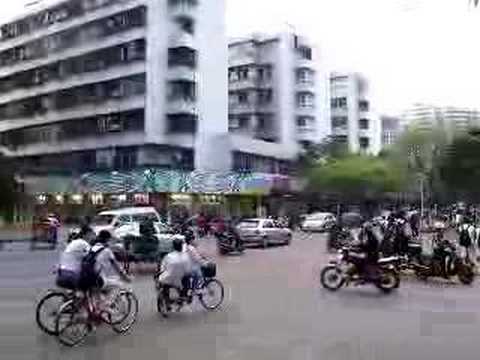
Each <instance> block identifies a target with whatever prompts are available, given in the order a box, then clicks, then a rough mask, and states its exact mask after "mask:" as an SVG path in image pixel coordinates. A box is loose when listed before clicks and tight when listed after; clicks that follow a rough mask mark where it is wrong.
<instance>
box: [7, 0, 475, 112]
mask: <svg viewBox="0 0 480 360" xmlns="http://www.w3.org/2000/svg"><path fill="white" fill-rule="evenodd" d="M203 1H205V0H203ZM206 1H208V0H206ZM226 1H227V6H228V11H227V26H228V34H229V35H230V36H241V35H245V34H249V33H252V32H258V31H266V32H276V31H279V30H282V29H283V30H288V31H292V30H291V29H292V28H294V29H296V31H297V32H299V33H302V34H304V35H307V36H308V37H310V38H311V40H312V41H313V42H314V43H315V44H316V46H318V47H319V49H320V50H321V56H322V65H323V66H324V67H326V68H327V69H329V70H337V69H338V70H353V71H359V72H362V73H364V74H365V75H366V76H367V77H368V78H369V79H370V82H371V88H372V90H373V92H374V106H375V107H376V108H377V109H378V110H380V111H384V112H393V113H394V112H398V111H401V110H402V109H403V108H405V107H406V106H408V105H409V104H411V103H412V102H419V101H423V102H433V103H438V104H444V105H464V106H472V107H478V108H480V8H479V9H476V10H474V9H472V8H471V7H469V5H468V1H469V0H226ZM23 2H24V3H26V2H31V0H28V1H27V0H25V1H23ZM20 11H22V0H15V1H9V2H6V4H2V17H9V16H11V15H13V14H16V13H18V12H20Z"/></svg>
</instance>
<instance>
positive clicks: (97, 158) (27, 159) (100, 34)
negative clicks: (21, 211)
mask: <svg viewBox="0 0 480 360" xmlns="http://www.w3.org/2000/svg"><path fill="white" fill-rule="evenodd" d="M224 13H225V1H224V0H64V1H58V2H57V3H55V4H54V5H49V6H44V5H42V3H40V4H38V5H36V6H31V7H29V8H28V10H26V12H25V13H24V14H22V15H21V16H20V17H18V18H16V19H13V20H12V21H10V22H8V23H6V24H3V25H2V26H1V27H0V138H1V145H2V146H3V148H4V152H5V153H7V155H9V156H12V157H14V158H16V159H18V160H19V165H20V169H21V171H23V172H40V173H42V172H44V173H45V172H46V173H53V172H68V173H71V174H80V173H84V172H86V171H96V170H108V169H115V170H129V169H133V168H136V167H142V166H158V167H162V168H172V169H184V170H193V169H204V170H230V168H231V166H232V159H231V156H230V154H229V152H227V153H226V155H225V152H220V153H219V152H218V151H217V147H216V146H218V144H221V143H222V142H225V138H226V137H227V135H228V123H227V117H228V113H227V112H228V98H227V59H228V55H227V39H226V37H225V22H224V21H225V20H224V17H225V16H224ZM212 160H213V161H212Z"/></svg>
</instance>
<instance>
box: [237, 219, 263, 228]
mask: <svg viewBox="0 0 480 360" xmlns="http://www.w3.org/2000/svg"><path fill="white" fill-rule="evenodd" d="M258 224H259V221H258V220H247V221H242V222H241V223H240V224H238V227H239V228H242V229H255V228H257V227H258Z"/></svg>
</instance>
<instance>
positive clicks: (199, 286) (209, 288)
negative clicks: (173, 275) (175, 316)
mask: <svg viewBox="0 0 480 360" xmlns="http://www.w3.org/2000/svg"><path fill="white" fill-rule="evenodd" d="M158 275H160V274H157V275H156V276H155V277H154V279H155V282H156V289H157V311H158V312H159V313H160V314H161V315H162V316H163V317H165V318H167V317H168V314H169V313H170V312H171V311H172V309H171V305H173V304H175V305H177V312H178V311H180V310H181V308H182V307H183V306H184V305H185V304H189V305H190V304H192V302H193V299H194V298H195V297H197V298H198V300H199V301H200V304H202V306H203V307H204V308H205V310H208V311H214V310H217V309H218V308H219V307H220V306H221V305H222V303H223V300H224V297H225V290H224V287H223V284H222V283H221V282H220V281H219V280H217V279H215V276H216V266H215V264H213V263H212V264H208V265H207V266H202V275H203V276H201V277H200V278H199V279H198V280H197V283H196V284H195V286H190V288H189V289H188V290H187V293H186V295H183V293H184V292H183V291H182V289H179V288H177V287H173V286H169V285H163V284H160V283H158V282H157V280H156V279H157V278H158ZM189 283H190V284H192V283H193V279H192V278H190V279H189ZM165 289H166V290H168V291H169V299H167V298H166V297H165ZM172 291H173V292H174V293H175V294H174V296H173V297H172ZM216 295H218V298H216V297H215V296H216ZM168 300H169V301H168Z"/></svg>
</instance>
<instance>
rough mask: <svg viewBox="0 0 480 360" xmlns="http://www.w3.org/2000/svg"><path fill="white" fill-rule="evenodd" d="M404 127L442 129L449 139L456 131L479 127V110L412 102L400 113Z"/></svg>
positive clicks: (430, 129)
mask: <svg viewBox="0 0 480 360" xmlns="http://www.w3.org/2000/svg"><path fill="white" fill-rule="evenodd" d="M402 122H403V124H404V126H405V127H410V128H415V129H418V130H420V131H432V130H433V129H442V130H444V131H445V132H446V134H447V136H448V137H449V138H450V139H451V138H453V136H454V135H455V134H457V133H462V132H466V131H468V130H471V129H476V128H479V127H480V112H479V111H478V110H475V109H469V108H465V107H454V106H434V105H429V104H421V103H418V104H414V105H413V106H412V107H411V108H410V109H408V110H406V111H405V112H404V113H403V115H402Z"/></svg>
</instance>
